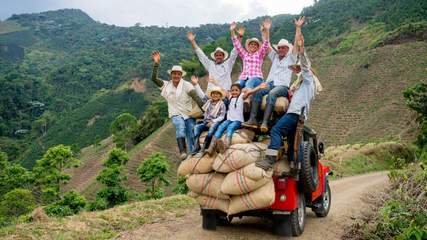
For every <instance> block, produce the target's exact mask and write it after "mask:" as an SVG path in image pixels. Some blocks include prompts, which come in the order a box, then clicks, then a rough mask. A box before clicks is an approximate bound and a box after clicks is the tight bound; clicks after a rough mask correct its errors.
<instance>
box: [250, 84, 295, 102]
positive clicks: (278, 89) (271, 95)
mask: <svg viewBox="0 0 427 240" xmlns="http://www.w3.org/2000/svg"><path fill="white" fill-rule="evenodd" d="M267 94H268V96H267V104H268V105H270V104H271V105H275V104H276V100H277V98H278V97H287V96H288V87H286V86H274V83H273V81H271V82H269V83H268V88H267V89H262V90H260V91H258V92H256V93H255V94H254V96H256V95H259V96H256V97H254V99H255V98H256V99H260V102H261V101H262V97H263V96H264V95H267Z"/></svg>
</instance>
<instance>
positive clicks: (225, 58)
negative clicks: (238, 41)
mask: <svg viewBox="0 0 427 240" xmlns="http://www.w3.org/2000/svg"><path fill="white" fill-rule="evenodd" d="M216 52H222V53H223V54H224V61H225V60H227V58H228V52H227V51H225V50H223V51H221V50H215V51H213V52H211V58H212V59H213V60H215V53H216Z"/></svg>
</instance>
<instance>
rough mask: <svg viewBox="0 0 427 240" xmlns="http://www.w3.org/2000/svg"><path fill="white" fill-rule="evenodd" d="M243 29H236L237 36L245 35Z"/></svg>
mask: <svg viewBox="0 0 427 240" xmlns="http://www.w3.org/2000/svg"><path fill="white" fill-rule="evenodd" d="M245 30H246V28H245V27H239V29H237V33H239V36H241V37H242V36H243V35H244V34H245Z"/></svg>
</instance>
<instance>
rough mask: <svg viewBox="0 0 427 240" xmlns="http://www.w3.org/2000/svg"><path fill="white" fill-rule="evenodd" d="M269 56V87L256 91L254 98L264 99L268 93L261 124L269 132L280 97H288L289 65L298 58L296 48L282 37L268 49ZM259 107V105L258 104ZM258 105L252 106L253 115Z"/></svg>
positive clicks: (290, 76) (254, 125)
mask: <svg viewBox="0 0 427 240" xmlns="http://www.w3.org/2000/svg"><path fill="white" fill-rule="evenodd" d="M268 51H269V53H268V57H269V58H270V60H271V62H272V63H271V68H270V72H269V74H268V77H267V83H268V88H267V89H264V90H262V91H259V92H257V93H255V95H258V96H257V97H254V99H262V97H263V96H264V95H267V94H268V95H267V102H266V108H265V110H264V116H263V119H262V124H261V131H262V132H268V121H269V120H270V117H271V114H272V113H273V110H274V106H275V104H276V100H277V98H278V97H288V96H289V94H288V90H289V85H290V83H291V78H292V70H291V69H290V68H289V66H291V65H293V64H295V62H296V58H297V56H296V55H297V52H296V49H293V46H292V44H290V43H289V42H288V40H286V39H281V40H280V41H279V43H278V44H277V45H273V48H271V47H270V49H269V50H268ZM256 106H258V107H259V105H256ZM258 107H253V108H251V115H254V116H256V114H257V113H258V110H259V109H258ZM246 126H247V127H258V122H256V119H255V122H247V123H246Z"/></svg>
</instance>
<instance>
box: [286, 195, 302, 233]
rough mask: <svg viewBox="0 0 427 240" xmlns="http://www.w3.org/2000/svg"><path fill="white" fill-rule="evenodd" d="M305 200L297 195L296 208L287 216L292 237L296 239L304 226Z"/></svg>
mask: <svg viewBox="0 0 427 240" xmlns="http://www.w3.org/2000/svg"><path fill="white" fill-rule="evenodd" d="M305 213H306V212H305V199H304V194H301V193H300V194H298V208H297V209H295V210H294V211H293V212H292V213H291V215H290V216H289V223H290V225H291V232H292V236H294V237H297V236H299V235H301V234H302V232H304V226H305Z"/></svg>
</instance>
